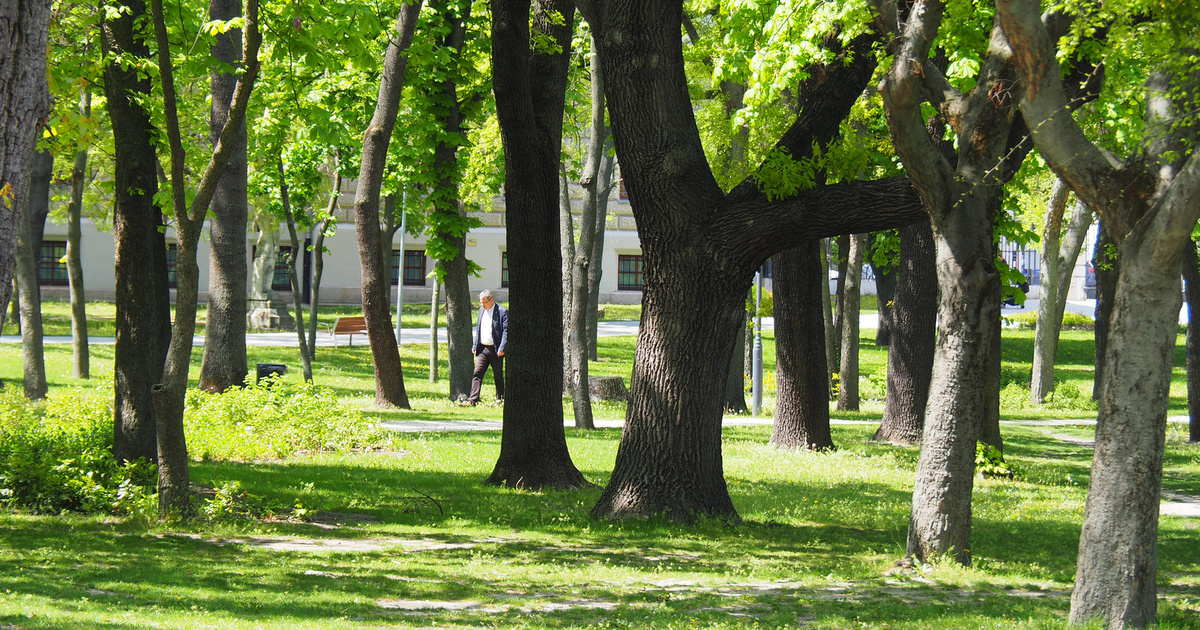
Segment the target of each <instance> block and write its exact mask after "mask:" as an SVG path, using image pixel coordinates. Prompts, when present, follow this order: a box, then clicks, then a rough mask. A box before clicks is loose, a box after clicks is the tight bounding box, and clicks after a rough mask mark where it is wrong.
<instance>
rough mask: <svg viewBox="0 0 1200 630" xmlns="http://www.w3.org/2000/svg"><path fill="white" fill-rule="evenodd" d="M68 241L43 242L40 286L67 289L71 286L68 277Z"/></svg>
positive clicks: (39, 259) (39, 258)
mask: <svg viewBox="0 0 1200 630" xmlns="http://www.w3.org/2000/svg"><path fill="white" fill-rule="evenodd" d="M66 256H67V242H66V241H45V240H43V241H42V248H41V249H40V250H39V251H38V264H37V274H38V285H40V286H44V287H65V286H68V285H70V283H71V282H70V278H69V277H68V275H67V261H66V260H64V258H66Z"/></svg>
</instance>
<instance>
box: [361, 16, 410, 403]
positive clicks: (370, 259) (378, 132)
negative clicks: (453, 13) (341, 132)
mask: <svg viewBox="0 0 1200 630" xmlns="http://www.w3.org/2000/svg"><path fill="white" fill-rule="evenodd" d="M420 10H421V1H420V0H417V1H416V2H405V3H404V4H402V5H401V6H400V17H399V18H398V19H397V20H396V33H395V36H394V37H392V39H391V41H390V42H388V47H387V53H386V57H385V59H384V68H383V74H382V76H381V77H380V83H379V97H378V99H377V100H376V103H375V113H374V115H373V116H372V117H371V123H370V124H369V125H368V126H367V131H366V134H365V137H364V140H363V157H362V167H361V169H360V171H359V177H358V188H357V191H356V192H355V195H354V227H355V230H356V233H357V238H358V259H359V264H360V265H361V267H362V301H363V315H364V317H365V319H366V322H367V338H368V339H369V340H370V343H371V358H372V360H373V361H374V364H375V404H376V405H378V406H380V407H400V408H402V409H408V406H409V405H408V392H407V391H406V390H405V388H404V371H403V369H402V366H401V365H400V348H399V346H397V345H396V335H395V333H394V332H393V328H392V307H391V282H390V280H389V278H388V273H387V269H386V268H385V267H384V264H383V253H382V251H381V250H382V247H381V246H380V229H379V194H380V189H381V187H382V185H383V171H384V166H385V161H386V158H387V148H388V144H389V143H390V142H391V137H392V128H393V127H394V126H395V124H396V115H397V113H398V112H399V110H400V94H401V91H402V89H403V87H404V71H405V68H407V66H408V55H407V51H408V46H409V45H410V44H411V43H412V38H413V33H414V32H415V31H416V27H417V14H418V13H419V12H420Z"/></svg>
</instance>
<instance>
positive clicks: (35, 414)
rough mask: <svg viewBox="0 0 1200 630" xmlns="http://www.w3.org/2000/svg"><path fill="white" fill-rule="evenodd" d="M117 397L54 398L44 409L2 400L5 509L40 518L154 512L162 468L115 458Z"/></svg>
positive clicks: (0, 496)
mask: <svg viewBox="0 0 1200 630" xmlns="http://www.w3.org/2000/svg"><path fill="white" fill-rule="evenodd" d="M111 391H112V390H111V385H110V386H109V387H108V388H104V387H98V388H87V389H81V388H70V389H62V390H55V391H53V392H51V394H50V395H49V396H48V397H47V398H46V400H45V402H43V403H31V402H29V401H26V400H25V399H24V398H23V397H21V395H20V393H19V392H17V391H16V390H15V389H9V390H5V391H3V392H0V505H4V506H7V507H14V508H20V509H26V510H30V511H33V512H38V513H57V512H62V511H76V512H86V513H102V514H135V515H139V514H143V513H145V512H147V510H148V509H149V510H151V511H152V510H153V509H155V499H154V492H155V490H154V488H155V484H156V478H157V472H156V468H155V466H154V465H153V464H150V463H147V462H145V461H144V460H136V461H133V462H126V463H124V464H118V463H117V461H116V459H115V458H114V457H113V454H112V444H113V425H112V397H111V394H109V393H108V392H111Z"/></svg>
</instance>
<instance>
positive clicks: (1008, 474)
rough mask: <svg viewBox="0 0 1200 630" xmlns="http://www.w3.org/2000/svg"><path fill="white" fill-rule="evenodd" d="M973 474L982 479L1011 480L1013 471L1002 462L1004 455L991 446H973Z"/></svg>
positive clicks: (979, 443) (979, 444)
mask: <svg viewBox="0 0 1200 630" xmlns="http://www.w3.org/2000/svg"><path fill="white" fill-rule="evenodd" d="M975 472H977V473H979V474H980V475H983V476H984V477H991V478H1004V479H1012V478H1013V469H1012V468H1011V467H1010V466H1009V465H1008V464H1007V463H1005V461H1004V454H1003V453H1001V452H1000V449H998V448H996V447H995V446H992V445H991V444H984V443H983V442H977V443H976V444H975Z"/></svg>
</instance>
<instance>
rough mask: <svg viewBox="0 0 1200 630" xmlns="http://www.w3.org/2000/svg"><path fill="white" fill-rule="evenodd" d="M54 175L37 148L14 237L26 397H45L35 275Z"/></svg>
mask: <svg viewBox="0 0 1200 630" xmlns="http://www.w3.org/2000/svg"><path fill="white" fill-rule="evenodd" d="M53 175H54V155H53V154H52V153H49V152H46V151H39V152H38V154H37V157H35V158H34V160H33V170H32V177H31V178H30V182H29V195H28V196H27V197H26V203H25V212H24V213H23V214H22V216H21V234H20V238H18V239H17V278H18V282H17V287H18V290H19V291H20V298H21V357H22V361H21V362H22V365H23V367H24V373H25V379H24V381H25V397H26V398H28V399H29V400H41V399H43V398H45V397H46V392H47V389H48V388H47V385H46V355H45V352H44V351H43V348H42V291H41V286H40V283H39V281H38V280H39V279H38V258H39V254H40V252H41V249H42V234H43V233H44V231H45V229H46V215H47V214H49V213H50V178H51V177H52V176H53Z"/></svg>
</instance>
